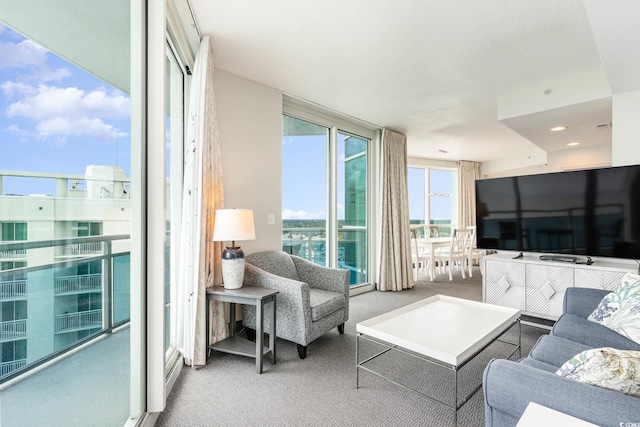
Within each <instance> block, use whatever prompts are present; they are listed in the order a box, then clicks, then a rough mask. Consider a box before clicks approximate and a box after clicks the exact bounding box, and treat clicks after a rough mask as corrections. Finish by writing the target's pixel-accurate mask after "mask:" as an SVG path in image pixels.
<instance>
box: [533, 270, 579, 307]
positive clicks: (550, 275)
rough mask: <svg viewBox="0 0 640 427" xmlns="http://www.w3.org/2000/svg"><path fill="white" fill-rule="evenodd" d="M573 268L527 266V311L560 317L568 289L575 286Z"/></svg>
mask: <svg viewBox="0 0 640 427" xmlns="http://www.w3.org/2000/svg"><path fill="white" fill-rule="evenodd" d="M573 270H574V269H573V268H569V267H559V266H554V265H544V264H527V267H526V274H527V285H526V288H527V291H526V306H527V308H526V311H528V312H530V313H538V314H544V315H547V316H553V317H559V316H560V315H561V314H562V303H563V301H564V293H565V292H566V290H567V288H570V287H571V286H573Z"/></svg>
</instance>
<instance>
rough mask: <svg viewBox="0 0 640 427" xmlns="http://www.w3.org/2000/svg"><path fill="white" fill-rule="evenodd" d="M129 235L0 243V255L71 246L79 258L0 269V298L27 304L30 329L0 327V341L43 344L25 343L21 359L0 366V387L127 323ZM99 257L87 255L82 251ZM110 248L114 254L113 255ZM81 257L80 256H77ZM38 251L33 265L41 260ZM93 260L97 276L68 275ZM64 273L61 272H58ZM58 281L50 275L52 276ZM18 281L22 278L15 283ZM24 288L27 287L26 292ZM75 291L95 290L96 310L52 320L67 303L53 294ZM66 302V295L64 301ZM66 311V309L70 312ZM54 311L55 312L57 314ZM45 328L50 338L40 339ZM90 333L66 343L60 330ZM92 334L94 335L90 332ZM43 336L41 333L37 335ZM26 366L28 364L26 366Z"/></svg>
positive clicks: (13, 325)
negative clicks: (98, 302) (38, 342)
mask: <svg viewBox="0 0 640 427" xmlns="http://www.w3.org/2000/svg"><path fill="white" fill-rule="evenodd" d="M129 239H130V236H129V235H110V236H89V237H76V238H68V239H56V240H46V241H20V242H17V241H14V242H1V243H0V253H7V252H12V253H18V252H19V253H23V254H25V253H26V254H27V256H26V258H29V257H30V252H31V251H35V252H38V250H40V249H48V248H49V249H52V250H51V251H50V252H49V253H51V254H52V255H53V254H55V253H67V254H69V253H70V252H69V250H68V249H63V250H60V251H57V252H56V251H55V248H57V247H66V248H74V249H73V250H72V252H73V254H74V255H75V254H79V255H84V256H81V257H78V258H72V259H64V258H62V259H61V258H55V257H54V256H51V262H50V263H44V264H37V265H29V266H27V267H18V268H13V269H10V270H4V271H0V298H24V299H26V300H27V306H28V321H29V324H30V325H32V324H33V325H35V326H36V329H37V330H36V331H30V334H31V333H33V335H34V336H33V337H31V336H30V334H27V330H26V323H27V321H26V320H21V321H15V322H4V323H2V324H0V339H2V340H5V341H6V340H9V339H15V338H23V339H26V340H27V341H28V342H30V340H31V339H33V340H34V342H36V340H41V342H46V343H48V344H47V345H44V346H43V345H34V346H32V345H30V344H29V345H28V346H27V349H28V351H29V353H28V355H27V356H28V357H27V358H26V361H24V360H22V361H16V363H13V362H12V363H9V362H8V363H7V364H3V365H2V371H1V372H0V384H2V383H5V382H6V381H9V380H11V379H13V378H15V377H18V376H20V375H22V374H23V373H25V372H28V371H29V370H31V369H33V368H35V367H37V366H40V365H42V364H43V363H45V362H48V361H51V360H56V359H58V358H60V357H62V356H64V355H66V354H68V352H69V351H71V350H73V349H74V348H77V347H78V346H80V345H83V344H85V343H87V342H91V341H94V340H97V339H98V338H100V337H101V336H102V335H104V334H108V333H110V332H111V331H112V330H113V329H114V328H116V327H119V326H121V325H125V324H127V323H128V322H129V316H130V283H129V277H130V267H129V263H130V252H129V249H128V245H127V242H128V241H129ZM97 248H101V251H100V252H99V253H94V254H88V253H87V252H96V249H97ZM114 248H116V249H117V251H114ZM83 251H84V252H85V254H82V252H83ZM41 253H42V252H39V253H38V254H37V255H38V259H37V260H38V262H41V261H42V258H41ZM95 262H99V263H100V264H101V271H102V273H101V274H89V275H80V276H70V272H73V271H75V270H76V269H77V267H78V266H81V265H86V264H87V263H95ZM65 271H66V274H65V273H64V272H65ZM60 273H62V274H65V276H63V277H60V276H58V277H56V275H58V274H60ZM18 278H24V279H25V280H18ZM27 284H28V288H27ZM80 292H101V293H102V297H101V301H102V309H98V310H91V311H85V312H74V313H65V314H61V315H58V316H54V315H53V314H52V313H54V312H55V310H56V308H57V307H59V305H58V304H62V303H64V304H67V303H68V302H69V301H67V300H66V299H65V300H64V301H62V300H60V298H56V296H60V295H73V294H76V293H80ZM65 298H67V299H68V298H69V297H65ZM70 311H71V310H70ZM58 312H59V311H58ZM47 327H49V328H50V329H49V331H50V332H49V333H50V334H51V335H49V336H46V334H47V332H46V331H47ZM80 330H91V331H92V333H91V334H90V335H89V336H85V335H86V334H82V337H81V338H77V339H71V340H69V338H70V337H71V336H65V335H64V333H65V332H70V331H80ZM94 331H95V333H93V332H94ZM43 334H44V335H43ZM27 362H28V363H27Z"/></svg>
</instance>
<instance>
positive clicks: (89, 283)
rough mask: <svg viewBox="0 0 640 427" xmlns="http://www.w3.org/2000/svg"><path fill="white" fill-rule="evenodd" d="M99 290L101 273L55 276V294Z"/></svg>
mask: <svg viewBox="0 0 640 427" xmlns="http://www.w3.org/2000/svg"><path fill="white" fill-rule="evenodd" d="M100 291H102V273H98V274H83V275H81V276H64V277H57V278H56V283H55V290H54V292H55V294H56V295H65V294H78V293H84V292H100Z"/></svg>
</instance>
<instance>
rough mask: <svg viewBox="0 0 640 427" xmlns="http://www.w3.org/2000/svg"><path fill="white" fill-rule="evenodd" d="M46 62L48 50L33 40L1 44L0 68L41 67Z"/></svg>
mask: <svg viewBox="0 0 640 427" xmlns="http://www.w3.org/2000/svg"><path fill="white" fill-rule="evenodd" d="M46 61H47V50H46V49H45V48H43V47H42V46H39V45H38V44H36V43H34V42H32V41H31V40H23V41H21V42H20V43H11V42H0V68H8V67H20V68H22V67H29V66H41V65H43V64H45V62H46Z"/></svg>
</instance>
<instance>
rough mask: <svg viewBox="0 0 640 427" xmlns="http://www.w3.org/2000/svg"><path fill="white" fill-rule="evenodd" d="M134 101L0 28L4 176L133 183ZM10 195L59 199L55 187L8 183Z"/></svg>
mask: <svg viewBox="0 0 640 427" xmlns="http://www.w3.org/2000/svg"><path fill="white" fill-rule="evenodd" d="M129 137H130V103H129V96H128V95H127V94H125V93H123V92H121V91H119V90H117V89H115V88H114V87H112V86H111V85H109V84H108V83H107V82H104V81H102V80H100V79H98V78H96V77H95V76H93V75H91V74H89V73H87V72H85V71H84V70H82V69H80V68H78V67H76V66H75V65H73V64H71V63H69V62H67V61H65V60H63V59H61V58H59V57H58V56H56V55H55V54H53V53H51V52H49V51H48V50H46V49H45V48H43V47H41V46H39V45H37V44H36V43H34V42H32V41H30V40H27V39H25V38H24V37H23V36H21V35H19V34H18V33H16V32H14V31H12V30H11V29H9V28H7V27H5V26H2V25H0V153H1V154H0V170H11V171H29V172H49V173H68V174H81V175H82V174H84V173H85V168H86V166H87V165H90V164H94V165H115V164H116V145H117V147H118V156H117V160H118V166H120V167H122V168H123V169H124V171H125V174H126V175H127V176H130V153H131V149H130V138H129ZM3 187H4V188H3V190H4V193H5V194H11V193H15V194H33V193H45V194H54V193H55V182H54V181H50V180H41V179H21V178H4V181H3Z"/></svg>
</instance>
